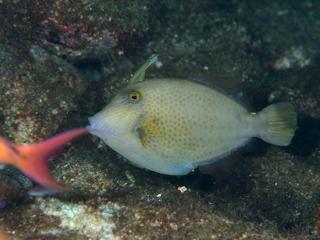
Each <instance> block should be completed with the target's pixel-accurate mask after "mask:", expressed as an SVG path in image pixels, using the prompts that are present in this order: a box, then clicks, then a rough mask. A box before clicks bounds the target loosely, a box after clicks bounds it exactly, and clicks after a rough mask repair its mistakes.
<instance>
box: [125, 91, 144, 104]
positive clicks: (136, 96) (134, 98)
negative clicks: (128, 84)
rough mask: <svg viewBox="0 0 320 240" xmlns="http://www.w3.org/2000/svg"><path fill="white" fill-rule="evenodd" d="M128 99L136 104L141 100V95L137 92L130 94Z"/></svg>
mask: <svg viewBox="0 0 320 240" xmlns="http://www.w3.org/2000/svg"><path fill="white" fill-rule="evenodd" d="M128 99H129V101H130V102H132V103H138V102H139V101H140V99H141V94H140V93H139V92H136V91H134V92H131V93H129V94H128Z"/></svg>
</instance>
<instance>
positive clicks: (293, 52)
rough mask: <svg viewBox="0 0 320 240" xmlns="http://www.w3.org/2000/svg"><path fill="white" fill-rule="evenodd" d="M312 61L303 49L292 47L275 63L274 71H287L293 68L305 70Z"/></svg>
mask: <svg viewBox="0 0 320 240" xmlns="http://www.w3.org/2000/svg"><path fill="white" fill-rule="evenodd" d="M310 62H311V60H310V59H309V58H308V57H307V56H306V52H305V50H304V49H303V47H292V48H290V50H289V51H286V52H285V53H284V55H283V56H282V57H280V58H278V59H277V60H276V61H275V63H274V65H273V66H274V69H276V70H286V69H289V68H293V67H298V68H304V67H306V66H308V65H309V64H310Z"/></svg>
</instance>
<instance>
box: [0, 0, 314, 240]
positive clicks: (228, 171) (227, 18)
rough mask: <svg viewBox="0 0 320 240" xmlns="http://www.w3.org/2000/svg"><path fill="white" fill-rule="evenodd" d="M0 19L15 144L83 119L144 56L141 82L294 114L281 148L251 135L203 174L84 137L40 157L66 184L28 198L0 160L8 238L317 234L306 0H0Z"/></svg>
mask: <svg viewBox="0 0 320 240" xmlns="http://www.w3.org/2000/svg"><path fill="white" fill-rule="evenodd" d="M0 21H1V26H0V134H1V135H2V136H5V137H6V138H9V139H10V140H12V141H14V142H16V143H31V142H35V141H39V140H42V139H45V138H48V137H50V136H52V135H54V134H56V133H58V132H61V131H64V130H66V129H70V128H74V127H79V126H85V125H86V124H87V119H88V117H89V116H92V115H93V114H95V113H96V112H98V111H99V110H100V109H101V108H103V106H105V105H106V104H107V103H109V102H110V100H111V98H112V97H113V96H114V95H115V94H117V93H118V91H119V90H120V89H121V88H123V87H124V86H126V85H127V83H128V80H129V79H130V77H131V76H132V75H131V74H132V73H134V72H135V71H136V70H137V68H139V66H141V65H142V64H143V63H144V62H145V61H146V60H147V59H148V58H149V57H150V56H151V55H152V54H154V53H156V54H159V60H158V62H157V63H156V64H155V67H152V68H150V69H149V70H148V72H147V75H146V78H147V79H148V78H155V77H174V78H183V79H191V80H195V81H200V82H204V83H205V84H207V85H209V86H212V87H214V88H218V89H222V91H224V92H225V93H228V94H229V95H230V96H233V98H234V99H237V101H239V102H241V103H243V104H244V105H245V106H247V107H248V108H249V109H251V110H254V111H258V110H261V109H262V108H263V107H265V106H267V105H268V104H271V103H276V102H280V101H290V102H292V103H293V104H294V105H295V107H296V109H297V111H298V114H299V129H298V131H297V133H296V136H295V138H294V139H293V142H292V144H291V145H290V146H289V147H285V148H280V147H275V146H271V145H268V144H265V143H263V142H262V141H259V140H256V141H253V142H252V143H250V144H249V146H247V147H245V148H244V149H242V150H241V151H240V152H238V154H235V155H232V157H229V158H227V159H225V160H224V161H221V162H218V163H217V164H215V165H214V166H212V167H211V169H206V171H207V172H208V173H210V175H208V174H201V173H199V172H198V171H196V172H194V173H192V174H190V175H187V176H184V177H170V176H165V175H161V174H157V173H154V172H149V171H145V170H143V169H139V168H137V167H135V166H132V165H131V164H129V163H128V162H127V161H126V160H125V159H124V158H123V157H122V156H120V155H119V154H118V153H116V152H114V151H112V150H111V149H110V148H108V147H107V146H106V145H105V144H104V143H103V142H102V141H101V140H99V139H98V138H96V137H93V136H87V137H82V138H79V139H78V140H76V141H74V142H72V143H71V144H70V145H69V146H68V147H67V148H65V149H64V150H63V151H62V152H61V153H59V154H57V155H55V156H54V157H53V159H52V164H51V169H52V170H53V174H54V175H55V177H56V178H57V179H58V180H59V181H60V182H63V183H65V184H66V185H68V186H69V187H70V188H71V191H69V192H66V193H61V194H57V195H53V196H47V197H36V198H35V197H31V196H28V194H27V190H28V189H30V188H31V187H32V186H33V183H32V182H31V181H30V180H29V179H28V178H26V177H25V176H24V175H22V174H21V172H20V171H18V170H16V169H14V168H10V167H8V168H6V169H4V170H2V171H0V182H1V185H0V203H1V204H0V205H1V209H0V224H1V228H2V230H3V232H4V233H7V234H8V235H9V236H10V239H38V240H40V239H70V240H72V239H77V240H82V239H243V240H245V239H250V240H255V239H257V240H260V239H261V240H262V239H263V240H265V239H266V240H268V239H320V201H319V200H320V67H319V65H320V58H319V49H320V44H319V42H320V1H318V0H301V1H298V0H296V1H290V0H283V1H275V0H274V1H271V0H269V1H265V0H260V1H254V0H246V1H240V0H229V1H223V0H216V1H213V0H211V1H210V0H184V1H169V0H160V1H159V0H158V1H156V0H139V1H138V0H130V1H129V0H118V1H113V0H91V1H89V0H78V1H75V0H0ZM0 239H2V238H1V235H0ZM3 239H6V238H5V236H3Z"/></svg>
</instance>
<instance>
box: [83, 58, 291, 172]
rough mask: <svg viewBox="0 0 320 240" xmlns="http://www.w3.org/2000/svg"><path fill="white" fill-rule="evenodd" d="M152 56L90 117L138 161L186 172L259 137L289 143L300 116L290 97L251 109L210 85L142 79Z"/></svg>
mask: <svg viewBox="0 0 320 240" xmlns="http://www.w3.org/2000/svg"><path fill="white" fill-rule="evenodd" d="M156 60H157V57H156V56H153V57H151V58H150V59H149V61H148V62H147V63H145V64H144V65H143V66H142V67H141V68H140V69H139V70H138V71H137V73H136V74H135V75H134V76H133V78H132V80H131V82H130V84H129V86H128V87H127V88H125V89H123V90H122V91H120V93H119V94H118V95H117V96H116V97H115V98H114V99H113V100H112V102H111V103H110V104H108V105H107V106H106V107H105V108H104V109H103V110H102V111H100V112H99V113H97V114H96V115H94V116H93V117H91V118H89V121H90V126H89V127H88V130H89V132H91V133H92V134H95V135H97V136H98V137H100V138H101V139H103V140H104V141H105V142H106V144H108V145H109V146H110V147H111V148H113V149H114V150H115V151H117V152H119V153H120V154H122V155H123V156H124V157H126V158H127V159H128V160H129V161H130V162H132V163H133V164H134V165H136V166H139V167H141V168H145V169H149V170H152V171H155V172H158V173H162V174H168V175H185V174H188V173H189V172H191V171H192V170H193V169H195V168H197V167H199V166H201V165H206V164H209V163H211V162H213V161H216V160H218V159H221V158H222V157H223V156H225V155H227V154H229V153H231V152H232V151H234V150H235V149H237V148H239V147H241V146H243V145H244V144H246V143H247V142H248V141H249V140H250V139H251V138H253V137H258V138H261V139H263V140H264V141H266V142H268V143H271V144H275V145H278V146H287V145H289V144H290V142H291V139H292V137H293V136H294V132H295V129H296V125H297V120H296V119H297V116H296V112H295V110H294V107H293V106H292V105H291V104H290V103H278V104H273V105H270V106H268V107H266V108H265V109H263V110H262V111H261V112H259V113H257V114H256V113H250V112H248V111H247V109H246V108H244V107H243V106H242V105H240V104H239V103H237V102H236V101H234V100H232V99H231V98H230V97H228V96H226V95H224V94H222V93H220V92H219V91H216V90H214V89H212V88H209V87H207V86H204V85H202V84H199V83H195V82H192V81H188V80H181V79H170V78H165V79H152V80H146V81H144V75H145V71H146V70H147V69H148V67H150V66H151V65H152V64H153V63H154V62H155V61H156Z"/></svg>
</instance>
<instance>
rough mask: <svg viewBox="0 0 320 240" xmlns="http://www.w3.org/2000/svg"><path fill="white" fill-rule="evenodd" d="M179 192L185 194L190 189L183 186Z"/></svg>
mask: <svg viewBox="0 0 320 240" xmlns="http://www.w3.org/2000/svg"><path fill="white" fill-rule="evenodd" d="M178 190H179V191H180V192H181V193H184V192H186V191H187V190H188V188H186V187H185V186H181V187H178Z"/></svg>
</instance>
